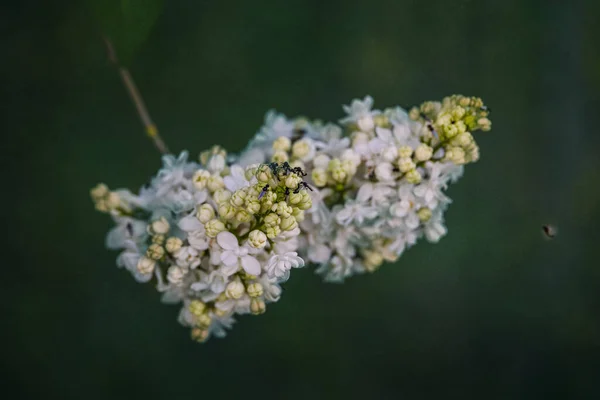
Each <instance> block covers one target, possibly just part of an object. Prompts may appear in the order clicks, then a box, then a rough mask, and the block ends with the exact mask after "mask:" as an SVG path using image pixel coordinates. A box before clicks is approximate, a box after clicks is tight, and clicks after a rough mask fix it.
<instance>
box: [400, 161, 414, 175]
mask: <svg viewBox="0 0 600 400" xmlns="http://www.w3.org/2000/svg"><path fill="white" fill-rule="evenodd" d="M415 167H416V165H415V163H414V162H413V160H412V158H409V157H406V158H400V159H399V160H398V169H399V170H400V172H403V173H406V172H408V171H410V170H412V169H414V168H415Z"/></svg>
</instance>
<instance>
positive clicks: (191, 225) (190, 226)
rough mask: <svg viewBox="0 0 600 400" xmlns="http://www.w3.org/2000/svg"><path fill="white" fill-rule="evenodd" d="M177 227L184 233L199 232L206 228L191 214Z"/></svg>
mask: <svg viewBox="0 0 600 400" xmlns="http://www.w3.org/2000/svg"><path fill="white" fill-rule="evenodd" d="M177 226H179V228H180V229H181V230H182V231H186V232H191V231H198V230H200V229H202V228H204V226H203V225H202V222H200V221H199V220H198V218H196V216H195V215H194V214H190V215H188V216H187V217H184V218H182V219H181V221H179V223H178V224H177Z"/></svg>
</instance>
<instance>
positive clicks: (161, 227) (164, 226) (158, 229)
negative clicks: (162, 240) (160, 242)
mask: <svg viewBox="0 0 600 400" xmlns="http://www.w3.org/2000/svg"><path fill="white" fill-rule="evenodd" d="M170 228H171V227H170V225H169V221H167V219H166V218H165V217H160V219H157V220H155V221H152V232H153V233H155V234H158V235H164V234H166V233H167V232H169V229H170Z"/></svg>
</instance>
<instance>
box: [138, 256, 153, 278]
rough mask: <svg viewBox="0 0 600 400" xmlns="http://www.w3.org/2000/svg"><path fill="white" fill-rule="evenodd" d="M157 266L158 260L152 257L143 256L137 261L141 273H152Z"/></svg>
mask: <svg viewBox="0 0 600 400" xmlns="http://www.w3.org/2000/svg"><path fill="white" fill-rule="evenodd" d="M155 267H156V261H154V260H153V259H151V258H148V257H145V256H141V257H140V259H139V260H138V263H137V270H138V271H139V273H140V274H144V275H147V274H151V273H152V272H153V271H154V268H155Z"/></svg>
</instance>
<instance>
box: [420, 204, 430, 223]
mask: <svg viewBox="0 0 600 400" xmlns="http://www.w3.org/2000/svg"><path fill="white" fill-rule="evenodd" d="M417 216H418V217H419V219H420V220H421V222H427V221H429V219H430V218H431V210H430V209H429V208H428V207H423V208H419V211H417Z"/></svg>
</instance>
